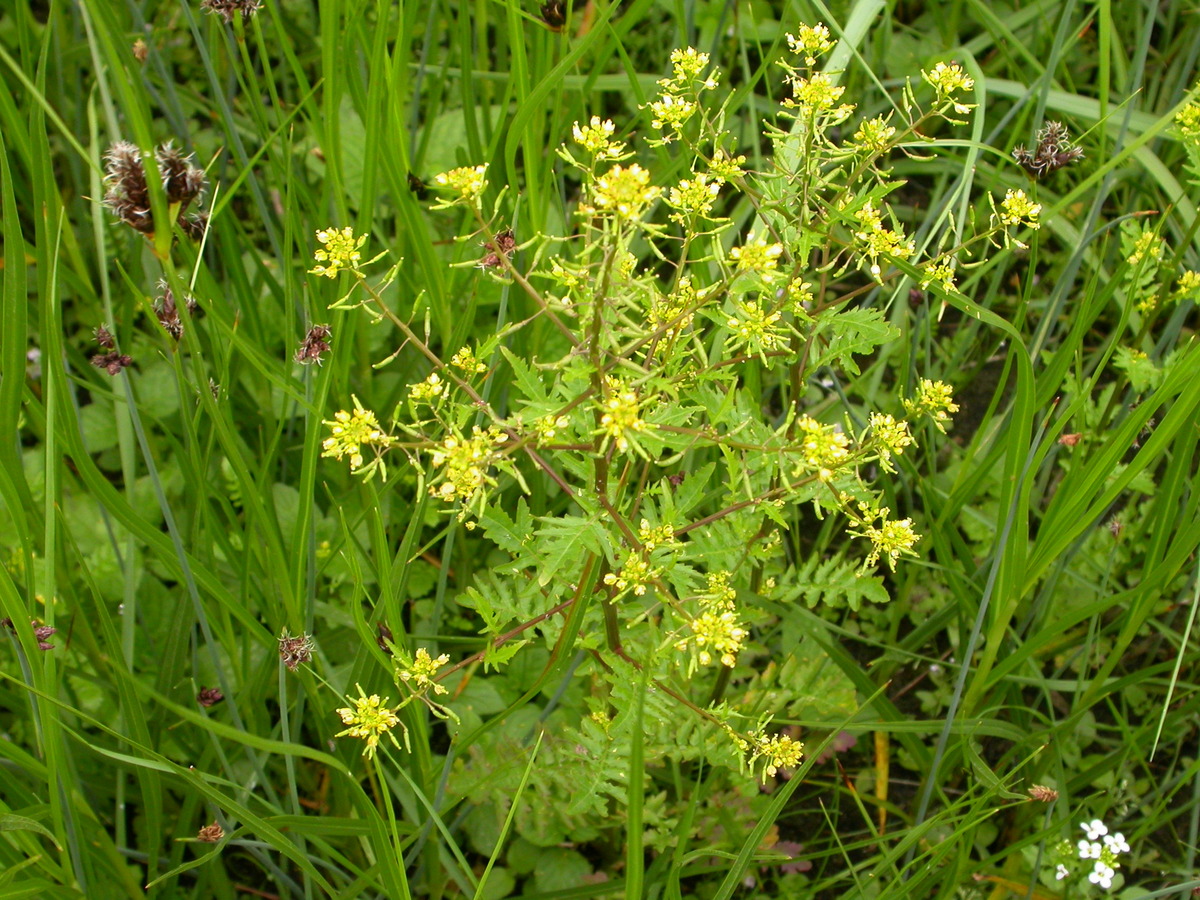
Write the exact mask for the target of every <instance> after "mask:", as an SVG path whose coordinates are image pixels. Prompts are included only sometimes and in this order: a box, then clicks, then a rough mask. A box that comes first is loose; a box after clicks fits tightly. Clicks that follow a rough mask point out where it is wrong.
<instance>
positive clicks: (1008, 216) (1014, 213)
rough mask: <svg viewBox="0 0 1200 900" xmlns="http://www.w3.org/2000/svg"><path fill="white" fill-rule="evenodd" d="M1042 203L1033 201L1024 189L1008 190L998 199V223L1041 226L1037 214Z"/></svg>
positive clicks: (1032, 226)
mask: <svg viewBox="0 0 1200 900" xmlns="http://www.w3.org/2000/svg"><path fill="white" fill-rule="evenodd" d="M1041 211H1042V204H1040V203H1034V202H1033V201H1032V200H1030V199H1029V198H1028V197H1027V196H1025V192H1024V191H1014V190H1009V191H1008V193H1006V194H1005V195H1004V199H1003V200H1001V201H1000V223H1001V224H1002V225H1005V226H1009V225H1028V226H1029V227H1030V228H1041V227H1042V226H1041V224H1040V223H1039V222H1038V215H1039V214H1040V213H1041Z"/></svg>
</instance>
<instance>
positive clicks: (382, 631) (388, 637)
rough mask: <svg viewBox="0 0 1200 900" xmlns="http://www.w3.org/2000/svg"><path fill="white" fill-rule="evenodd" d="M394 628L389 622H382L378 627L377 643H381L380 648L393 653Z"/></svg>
mask: <svg viewBox="0 0 1200 900" xmlns="http://www.w3.org/2000/svg"><path fill="white" fill-rule="evenodd" d="M393 640H394V638H393V636H392V629H390V628H388V627H387V623H385V622H380V623H379V625H378V627H377V628H376V633H375V643H377V644H378V645H379V649H380V650H382V651H383V652H384V653H391V652H392V648H391V646H390V645H391V644H392V643H393Z"/></svg>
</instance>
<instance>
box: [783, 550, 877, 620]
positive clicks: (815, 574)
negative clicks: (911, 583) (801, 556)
mask: <svg viewBox="0 0 1200 900" xmlns="http://www.w3.org/2000/svg"><path fill="white" fill-rule="evenodd" d="M795 581H796V587H795V588H793V589H792V590H791V591H790V592H789V595H788V599H790V600H797V599H800V598H803V599H804V602H805V604H806V605H807V606H808V608H809V609H812V608H813V607H814V606H816V605H817V604H818V603H823V604H824V605H826V606H829V607H833V608H837V607H839V606H843V605H844V606H848V607H850V609H852V610H857V609H858V608H859V606H861V605H862V601H863V600H869V601H871V602H872V603H887V602H888V601H889V600H891V597H890V596H889V594H888V592H887V588H885V587H884V586H883V579H882V578H881V577H880V576H878V575H862V574H860V573H859V568H858V565H857V564H856V563H854V562H850V561H848V560H844V559H840V558H838V557H834V558H833V559H827V560H825V561H824V562H820V561H818V560H816V559H810V560H808V562H806V563H805V564H804V565H802V566H801V567H800V568H799V569H798V570H797V571H796V576H795Z"/></svg>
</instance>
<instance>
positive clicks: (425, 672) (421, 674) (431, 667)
mask: <svg viewBox="0 0 1200 900" xmlns="http://www.w3.org/2000/svg"><path fill="white" fill-rule="evenodd" d="M448 662H450V656H449V654H446V653H443V654H442V655H441V656H439V657H438V658H437V659H434V658H433V657H432V656H430V655H429V651H428V650H426V649H425V648H424V647H418V648H417V653H416V656H415V657H414V658H413V661H412V664H411V665H407V666H401V667H399V668H397V669H396V676H397V677H398V678H399V679H400V680H401V681H403V682H404V683H405V684H407V685H408V686H409V687H410V688H412V689H413V690H415V691H417V692H418V693H424V692H425V691H428V690H429V689H431V688H432V689H433V692H434V693H435V694H444V693H446V688H444V687H442V686H441V685H440V684H438V683H437V682H436V681H434V680H433V678H432V676H433V675H434V674H436V673H437V670H438V669H440V668H441V667H442V666H444V665H445V664H446V663H448Z"/></svg>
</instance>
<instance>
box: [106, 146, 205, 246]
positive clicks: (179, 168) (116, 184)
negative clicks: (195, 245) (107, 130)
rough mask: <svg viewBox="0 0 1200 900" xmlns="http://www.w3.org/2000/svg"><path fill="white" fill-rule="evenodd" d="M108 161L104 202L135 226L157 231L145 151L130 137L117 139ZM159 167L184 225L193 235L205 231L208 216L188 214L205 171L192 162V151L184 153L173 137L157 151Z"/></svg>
mask: <svg viewBox="0 0 1200 900" xmlns="http://www.w3.org/2000/svg"><path fill="white" fill-rule="evenodd" d="M104 164H105V174H104V181H105V184H107V186H108V192H107V193H106V194H105V195H104V204H105V205H106V206H107V207H108V208H109V209H111V210H112V211H113V212H114V213H115V214H116V215H117V217H118V218H120V219H121V221H122V222H124V223H125V224H126V225H129V226H130V227H131V228H133V229H134V230H136V231H139V232H141V233H142V234H146V235H152V234H154V231H155V223H154V216H153V214H152V213H151V211H150V189H149V187H148V186H147V182H146V166H145V161H144V159H143V157H142V151H141V150H139V149H138V147H137V146H136V145H134V144H131V143H129V142H128V141H117V142H116V143H115V144H113V145H112V146H111V147H110V148H109V150H108V153H106V154H105V155H104ZM155 167H156V169H157V170H158V177H159V178H160V179H161V182H162V186H163V191H164V192H165V193H166V195H167V202H168V203H169V204H170V205H171V208H172V209H173V210H175V217H176V221H177V222H178V224H179V226H180V228H181V229H183V231H184V233H186V234H187V235H188V236H189V237H193V238H194V237H196V236H197V234H199V235H202V234H203V233H204V227H205V226H206V224H207V219H203V218H201V217H198V216H188V215H187V208H188V206H190V205H191V204H192V203H193V202H194V201H195V200H197V199H198V198H199V196H200V194H201V192H202V191H203V190H204V185H205V177H204V172H203V171H202V170H201V169H198V168H196V167H195V166H193V165H192V164H191V155H187V156H184V155H182V154H181V153H180V152H179V151H178V150H176V149H175V148H174V147H173V146H171V142H170V141H168V142H167V143H165V144H162V145H161V146H160V147H159V148H158V149H157V150H156V151H155Z"/></svg>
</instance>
